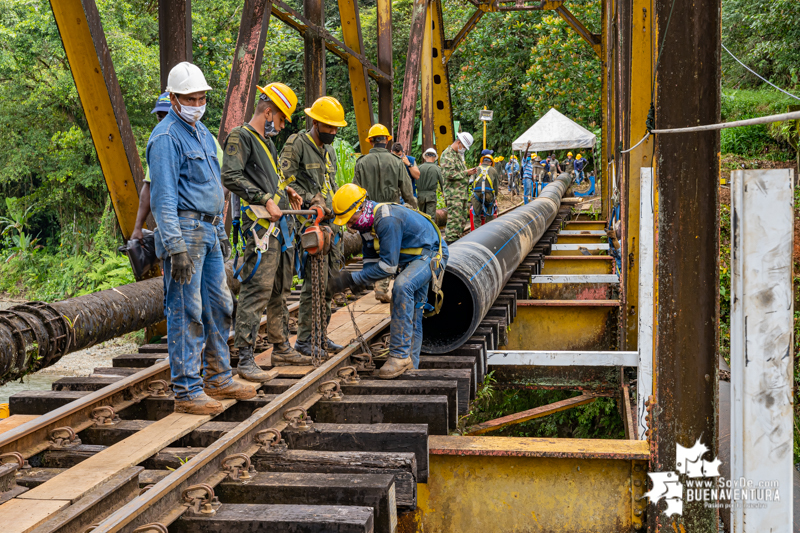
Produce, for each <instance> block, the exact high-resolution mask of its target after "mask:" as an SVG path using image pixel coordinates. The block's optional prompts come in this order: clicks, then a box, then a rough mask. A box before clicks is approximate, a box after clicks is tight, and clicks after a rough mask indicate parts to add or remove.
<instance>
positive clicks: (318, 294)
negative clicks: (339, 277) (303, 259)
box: [308, 254, 325, 367]
mask: <svg viewBox="0 0 800 533" xmlns="http://www.w3.org/2000/svg"><path fill="white" fill-rule="evenodd" d="M308 260H309V261H310V262H311V279H310V280H309V282H310V283H311V363H312V364H313V365H314V366H315V367H317V366H319V365H321V364H322V360H323V354H325V346H324V345H323V340H324V338H325V332H324V331H323V330H322V284H321V283H320V276H321V271H322V255H321V254H316V255H309V256H308Z"/></svg>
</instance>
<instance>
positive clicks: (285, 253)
mask: <svg viewBox="0 0 800 533" xmlns="http://www.w3.org/2000/svg"><path fill="white" fill-rule="evenodd" d="M258 89H259V91H261V93H262V94H261V96H260V98H259V102H258V105H257V107H256V111H255V113H254V114H253V118H252V119H251V120H250V122H249V123H247V124H245V125H243V126H240V127H238V128H234V129H233V130H232V131H231V133H230V134H229V135H228V138H227V139H226V140H225V155H224V157H223V160H222V183H223V184H224V185H225V186H226V187H227V188H228V189H229V190H230V191H231V192H232V193H233V194H235V195H237V196H238V197H239V199H240V202H241V211H242V217H241V219H242V234H243V236H244V240H245V242H246V246H245V253H244V264H243V265H242V268H241V272H240V273H239V274H240V279H241V280H242V287H241V289H240V291H239V305H238V307H237V309H236V330H235V336H234V341H233V345H234V347H236V348H238V350H239V366H238V371H239V376H241V377H242V378H244V379H247V380H250V381H268V380H269V379H270V375H269V374H267V373H266V372H264V371H262V370H261V369H260V368H259V367H258V365H256V363H255V359H254V354H253V348H254V346H255V342H256V337H257V335H258V327H259V324H260V322H261V315H262V314H263V313H264V309H265V308H266V310H267V320H268V324H267V335H268V338H269V342H270V343H272V345H273V348H272V365H273V366H286V365H309V364H311V358H310V357H305V356H302V355H300V354H299V353H297V352H295V351H294V350H293V349H292V347H291V345H290V344H289V309H288V307H287V303H286V300H287V297H288V296H289V294H290V293H291V289H292V276H293V274H294V249H293V248H292V246H293V242H292V229H293V226H294V221H293V220H292V219H291V218H290V217H288V216H284V215H283V214H282V213H281V211H282V210H285V209H291V208H294V209H298V208H299V207H300V202H301V199H300V197H299V196H298V195H297V193H296V192H295V191H294V190H293V189H292V187H289V186H288V182H287V180H286V179H284V177H283V176H282V174H281V173H280V171H279V170H278V167H277V164H276V163H277V160H278V154H277V150H276V149H275V145H274V144H273V142H272V139H271V138H270V135H267V134H266V131H267V127H268V126H271V127H270V128H269V131H270V133H273V132H280V131H281V129H283V127H284V124H285V122H284V121H285V120H289V121H290V120H291V115H292V111H294V108H295V106H296V104H297V97H296V96H295V94H294V92H293V91H292V90H291V89H290V88H289V87H287V86H286V85H284V84H282V83H271V84H269V85H267V86H266V87H263V88H262V87H259V88H258ZM287 104H288V105H287ZM251 206H264V207H266V210H267V212H268V214H269V218H259V217H258V216H257V215H256V214H255V213H254V211H253V207H251ZM253 230H255V232H256V234H257V235H258V240H259V241H263V240H264V239H267V243H268V248H267V249H266V251H262V252H261V253H260V254H259V253H258V251H257V250H258V249H257V242H256V237H255V236H254V235H253Z"/></svg>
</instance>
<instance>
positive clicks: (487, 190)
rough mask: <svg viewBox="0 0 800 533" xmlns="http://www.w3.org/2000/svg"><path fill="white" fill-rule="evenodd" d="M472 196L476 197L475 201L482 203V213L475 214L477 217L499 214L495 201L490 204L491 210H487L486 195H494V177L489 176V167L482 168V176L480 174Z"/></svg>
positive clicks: (473, 187)
mask: <svg viewBox="0 0 800 533" xmlns="http://www.w3.org/2000/svg"><path fill="white" fill-rule="evenodd" d="M487 183H488V187H487ZM472 194H473V196H475V199H476V200H478V201H479V202H480V203H481V212H480V213H475V216H484V215H485V216H494V215H495V213H496V212H497V207H496V206H495V202H494V200H492V202H491V203H490V205H489V208H488V209H487V208H486V204H487V201H486V195H487V194H494V184H493V183H492V177H491V176H490V175H489V167H485V166H483V165H481V166H480V174H478V177H477V178H475V182H474V184H473V186H472ZM490 211H491V212H490Z"/></svg>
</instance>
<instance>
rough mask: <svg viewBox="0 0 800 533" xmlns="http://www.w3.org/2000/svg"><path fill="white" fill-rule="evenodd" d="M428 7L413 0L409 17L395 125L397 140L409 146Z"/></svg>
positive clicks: (424, 3)
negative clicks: (397, 116) (409, 27)
mask: <svg viewBox="0 0 800 533" xmlns="http://www.w3.org/2000/svg"><path fill="white" fill-rule="evenodd" d="M427 14H428V9H427V2H426V0H415V1H414V13H413V16H412V19H411V34H410V36H409V38H408V54H407V55H406V73H405V78H404V80H403V97H402V100H401V101H400V118H399V122H398V126H397V135H396V139H397V142H399V143H400V144H402V145H403V146H408V147H409V148H410V146H411V138H412V136H413V135H414V117H415V116H416V114H417V91H418V90H419V87H418V86H419V80H420V65H421V60H422V40H423V35H424V33H425V31H424V30H425V20H426V18H427Z"/></svg>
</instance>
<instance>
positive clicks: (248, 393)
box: [206, 380, 256, 400]
mask: <svg viewBox="0 0 800 533" xmlns="http://www.w3.org/2000/svg"><path fill="white" fill-rule="evenodd" d="M206 394H208V395H209V396H211V397H212V398H214V399H215V400H249V399H250V398H255V397H256V389H255V388H254V387H251V386H250V385H244V384H242V383H238V382H236V381H234V380H231V382H230V383H228V384H227V385H225V386H224V387H218V388H215V389H212V388H209V387H206Z"/></svg>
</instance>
